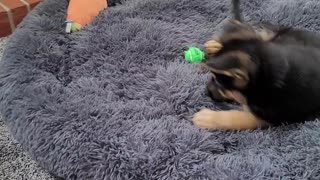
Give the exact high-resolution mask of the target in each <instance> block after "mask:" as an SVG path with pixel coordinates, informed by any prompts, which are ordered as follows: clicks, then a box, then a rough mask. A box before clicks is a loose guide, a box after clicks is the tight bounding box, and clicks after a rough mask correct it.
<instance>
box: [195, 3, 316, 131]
mask: <svg viewBox="0 0 320 180" xmlns="http://www.w3.org/2000/svg"><path fill="white" fill-rule="evenodd" d="M233 4H234V8H233V9H234V14H235V20H231V21H229V22H228V23H227V24H225V26H224V28H223V31H222V33H221V34H220V35H219V36H216V37H215V38H213V39H211V40H209V41H208V42H207V43H206V44H205V46H206V54H207V57H208V58H207V60H206V61H205V62H204V66H205V67H206V68H207V69H208V70H209V71H210V73H211V74H212V78H211V80H210V81H209V83H208V86H207V87H208V88H207V89H208V93H209V95H210V96H211V98H212V99H214V100H223V101H224V100H234V101H237V102H238V103H240V104H241V105H242V106H243V107H244V108H243V110H242V111H238V110H230V111H212V110H208V109H203V110H201V111H200V112H198V113H196V114H195V115H194V117H193V122H194V124H195V125H196V126H198V127H200V128H204V129H225V130H243V129H256V128H260V127H265V126H268V125H281V124H283V123H297V122H303V121H305V120H308V119H309V118H312V117H314V116H316V115H317V114H318V113H319V112H320V36H319V35H317V34H315V33H312V32H308V31H304V30H299V29H294V28H289V27H281V26H275V25H272V24H268V23H264V24H262V25H259V26H258V28H256V27H252V26H250V25H247V24H245V23H243V22H242V20H241V16H240V13H239V11H240V10H239V9H240V8H239V2H238V0H233Z"/></svg>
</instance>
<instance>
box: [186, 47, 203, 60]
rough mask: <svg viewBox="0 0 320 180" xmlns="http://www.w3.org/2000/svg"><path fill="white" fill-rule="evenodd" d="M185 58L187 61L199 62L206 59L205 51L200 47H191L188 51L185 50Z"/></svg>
mask: <svg viewBox="0 0 320 180" xmlns="http://www.w3.org/2000/svg"><path fill="white" fill-rule="evenodd" d="M184 58H185V59H186V61H187V62H191V63H199V62H201V61H203V60H204V59H205V56H204V52H203V51H201V50H200V49H199V48H196V47H190V48H189V49H188V50H187V51H185V52H184Z"/></svg>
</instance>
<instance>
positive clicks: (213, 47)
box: [204, 40, 222, 54]
mask: <svg viewBox="0 0 320 180" xmlns="http://www.w3.org/2000/svg"><path fill="white" fill-rule="evenodd" d="M204 46H205V48H206V50H205V51H206V54H216V53H217V52H218V51H220V49H221V48H222V44H221V43H219V42H218V41H216V40H210V41H207V42H206V43H205V44H204Z"/></svg>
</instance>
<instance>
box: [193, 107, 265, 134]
mask: <svg viewBox="0 0 320 180" xmlns="http://www.w3.org/2000/svg"><path fill="white" fill-rule="evenodd" d="M193 123H194V124H195V125H196V126H198V127H199V128H202V129H209V130H217V129H223V130H245V129H256V128H259V127H262V126H264V124H265V123H264V122H263V121H262V120H260V119H259V118H257V117H256V116H255V115H253V114H252V113H251V112H249V111H238V110H230V111H212V110H209V109H202V110H201V111H199V112H198V113H196V114H195V115H194V117H193Z"/></svg>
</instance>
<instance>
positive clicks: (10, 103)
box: [0, 0, 320, 180]
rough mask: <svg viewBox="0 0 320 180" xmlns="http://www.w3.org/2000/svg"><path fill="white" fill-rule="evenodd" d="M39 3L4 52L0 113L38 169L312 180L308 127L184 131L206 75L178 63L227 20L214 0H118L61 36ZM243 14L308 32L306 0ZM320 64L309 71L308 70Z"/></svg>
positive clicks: (277, 2) (312, 14)
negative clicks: (119, 2) (85, 24)
mask: <svg viewBox="0 0 320 180" xmlns="http://www.w3.org/2000/svg"><path fill="white" fill-rule="evenodd" d="M67 4H68V2H67V1H66V0H48V1H45V2H44V3H43V4H41V5H40V6H39V7H38V8H37V9H36V10H35V11H33V13H31V14H30V15H29V16H28V17H27V18H26V19H25V21H24V22H23V23H22V24H21V26H20V28H19V29H18V30H17V31H16V33H15V34H14V35H13V36H12V38H11V39H10V41H9V43H8V44H7V47H6V51H5V53H4V55H3V60H2V61H1V64H0V76H1V77H0V98H1V99H0V100H1V101H0V107H1V108H0V110H1V113H2V115H3V116H4V118H5V123H6V125H7V126H8V127H9V129H10V132H11V133H12V134H13V136H14V137H15V138H16V139H17V140H18V142H19V143H21V144H22V146H23V148H24V149H25V150H26V151H27V152H28V153H29V154H30V155H31V156H32V157H33V158H34V159H35V160H36V161H37V162H38V163H39V164H40V165H41V166H42V167H43V168H45V169H47V170H48V171H49V172H51V173H52V174H54V175H56V176H58V177H63V178H66V179H85V180H90V179H97V180H100V179H111V180H115V179H121V180H122V179H143V180H144V179H169V180H171V179H172V180H173V179H320V165H319V164H320V130H319V127H320V123H319V122H318V121H311V122H307V123H304V124H297V125H291V126H282V127H277V128H270V129H266V130H255V131H241V132H230V131H212V132H207V131H204V130H199V129H198V128H196V127H194V126H193V125H192V122H191V116H192V114H193V113H194V112H196V111H198V110H200V109H201V108H203V107H208V108H212V109H227V108H232V107H233V106H232V105H228V104H223V103H222V104H221V103H220V104H218V103H214V102H212V101H211V100H210V99H209V98H208V97H207V96H205V94H204V90H205V84H206V82H207V79H208V75H207V74H205V73H204V72H202V71H200V70H198V68H197V66H195V65H192V64H188V63H185V62H184V60H183V57H182V52H183V50H184V48H186V47H188V46H191V45H196V46H200V45H201V44H203V43H204V42H205V41H206V40H207V39H208V38H209V37H210V36H211V34H212V33H213V32H214V31H217V30H219V28H220V27H221V25H222V23H223V22H225V20H226V18H227V17H228V15H229V7H230V6H229V1H226V0H129V1H126V2H124V3H123V4H122V5H118V6H115V7H111V8H108V10H107V11H105V12H103V13H102V14H100V15H99V16H98V17H97V18H96V20H95V21H94V22H93V23H92V24H90V25H89V26H88V27H87V28H86V29H84V30H83V31H81V32H78V33H74V34H65V33H64V25H63V23H64V20H65V15H66V7H67ZM242 4H243V8H244V14H245V18H246V19H247V20H248V21H249V22H251V23H254V22H259V21H262V20H267V21H271V22H274V23H281V24H286V25H292V26H295V27H300V28H307V29H310V30H313V31H317V30H319V29H320V14H319V12H320V3H319V2H318V0H246V1H243V3H242ZM319 68H320V67H319ZM288 113H290V112H288Z"/></svg>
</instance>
